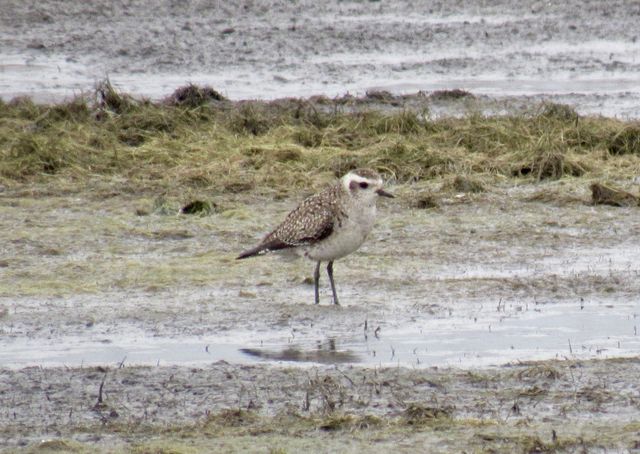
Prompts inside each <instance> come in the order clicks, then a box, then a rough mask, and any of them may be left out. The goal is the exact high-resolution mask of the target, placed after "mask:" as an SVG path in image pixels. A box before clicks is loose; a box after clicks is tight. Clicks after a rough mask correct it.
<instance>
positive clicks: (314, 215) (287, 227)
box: [268, 197, 335, 247]
mask: <svg viewBox="0 0 640 454" xmlns="http://www.w3.org/2000/svg"><path fill="white" fill-rule="evenodd" d="M334 220H335V216H334V210H333V206H332V205H331V204H328V203H323V200H322V199H320V198H316V197H311V198H309V199H307V200H305V201H304V202H303V203H302V204H300V206H298V208H296V209H295V210H293V211H292V212H291V213H289V215H288V216H287V218H286V219H285V220H284V222H283V223H282V224H280V225H279V226H278V227H277V228H276V229H275V230H274V231H273V232H272V233H271V235H269V237H268V239H270V240H275V239H277V240H279V241H280V242H282V243H283V246H284V245H285V244H286V245H288V246H289V247H295V246H305V245H308V244H312V243H315V242H317V241H320V240H322V239H324V238H326V237H328V236H329V235H331V232H332V231H333V223H334Z"/></svg>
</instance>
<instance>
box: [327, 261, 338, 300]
mask: <svg viewBox="0 0 640 454" xmlns="http://www.w3.org/2000/svg"><path fill="white" fill-rule="evenodd" d="M327 274H328V275H329V282H331V291H332V292H333V304H335V305H337V306H339V305H340V303H339V302H338V293H336V284H335V282H333V260H331V261H330V262H329V264H328V265H327Z"/></svg>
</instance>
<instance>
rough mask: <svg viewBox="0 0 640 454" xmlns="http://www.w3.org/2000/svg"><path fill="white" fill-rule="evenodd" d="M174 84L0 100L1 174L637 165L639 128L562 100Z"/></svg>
mask: <svg viewBox="0 0 640 454" xmlns="http://www.w3.org/2000/svg"><path fill="white" fill-rule="evenodd" d="M183 89H184V93H181V94H179V96H178V95H175V93H174V98H175V102H174V104H172V103H167V102H162V103H153V102H150V101H148V100H137V99H134V98H132V97H131V96H128V95H126V94H123V93H120V92H118V91H117V90H116V89H115V88H114V87H113V86H112V85H111V83H110V82H109V81H108V80H107V81H105V82H103V83H101V84H99V85H98V86H97V88H96V94H95V99H93V102H92V101H91V99H89V98H77V99H74V100H72V101H70V102H67V103H61V104H56V105H37V104H34V103H33V102H32V101H31V100H29V99H26V98H19V99H16V100H13V101H11V102H0V179H5V180H11V181H21V182H26V181H32V180H34V179H38V178H49V180H48V181H52V180H51V177H52V176H55V178H56V179H58V180H59V181H62V179H66V180H67V181H70V180H71V181H74V182H76V183H77V184H79V185H81V184H82V182H83V181H84V180H86V179H88V178H106V179H113V178H114V177H117V178H119V179H120V180H122V179H126V181H127V182H128V184H129V186H130V187H137V188H152V187H153V188H160V189H162V190H163V191H176V192H181V191H183V190H184V188H188V187H198V188H203V187H206V188H208V189H210V190H212V191H219V192H238V191H254V190H257V191H272V192H273V193H283V191H284V192H286V191H290V190H295V189H300V188H301V187H305V188H306V187H308V185H309V181H315V180H316V179H317V178H319V177H320V176H322V178H323V181H324V180H326V176H327V175H334V176H335V177H339V176H342V175H343V174H344V173H345V172H347V171H349V170H351V169H353V168H356V167H362V166H368V167H373V168H375V169H377V170H378V171H380V172H382V173H383V174H384V176H385V179H387V180H391V181H392V182H396V183H413V182H417V181H421V180H429V179H440V178H442V179H444V180H445V181H449V182H453V183H454V188H455V187H456V186H457V189H456V190H458V191H462V192H475V191H480V190H482V188H481V187H480V186H478V185H475V184H471V183H473V182H476V183H477V182H480V181H481V180H482V181H484V180H485V179H486V177H487V176H489V177H496V176H499V177H501V178H502V179H508V178H516V179H529V180H532V181H539V180H545V179H559V178H565V177H573V178H580V177H583V176H589V177H590V178H594V177H595V178H597V177H606V178H632V177H634V176H636V175H637V174H639V173H640V152H638V140H639V139H638V137H639V136H640V133H639V132H638V131H639V130H640V127H639V126H638V124H637V123H630V122H624V121H619V120H615V119H607V118H597V117H588V118H578V119H577V120H576V121H574V120H573V119H572V118H573V113H572V112H571V110H570V108H566V107H562V106H559V105H547V106H545V107H544V108H542V109H541V111H539V112H537V113H535V114H533V115H519V116H496V117H485V116H482V115H479V114H469V115H468V116H465V117H462V118H441V119H435V120H434V119H430V118H429V117H428V116H427V115H425V114H424V113H421V112H415V111H411V110H409V109H405V110H399V111H398V110H396V111H381V110H367V109H368V108H367V107H366V106H367V105H369V104H367V103H369V102H370V100H369V99H366V100H364V101H362V103H361V104H357V103H358V100H357V99H355V98H353V97H350V98H349V99H345V100H342V101H340V100H333V102H331V103H327V101H326V100H321V101H322V102H320V101H318V102H314V101H313V100H312V99H309V100H279V101H273V102H258V101H251V102H238V103H234V102H231V101H225V102H205V100H206V99H209V98H212V97H214V98H215V96H214V94H212V93H209V92H207V91H206V90H204V89H202V88H200V87H196V86H193V85H191V86H187V87H184V88H183ZM202 90H204V91H202ZM183 95H184V96H183ZM187 95H189V96H187ZM192 95H193V96H192ZM371 96H373V97H374V98H375V97H377V96H379V97H382V98H385V97H386V96H387V95H385V94H371ZM385 99H386V98H385ZM201 102H204V104H200V103H201ZM181 103H182V104H181ZM192 105H197V107H196V108H190V107H189V108H185V106H187V107H188V106H192ZM354 106H357V108H354ZM363 106H364V107H363ZM318 181H319V180H318ZM456 181H457V183H456ZM470 184H471V185H470Z"/></svg>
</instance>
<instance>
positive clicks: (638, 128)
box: [608, 123, 640, 155]
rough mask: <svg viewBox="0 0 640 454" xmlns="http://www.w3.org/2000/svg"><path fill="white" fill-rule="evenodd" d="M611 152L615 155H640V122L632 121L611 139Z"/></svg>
mask: <svg viewBox="0 0 640 454" xmlns="http://www.w3.org/2000/svg"><path fill="white" fill-rule="evenodd" d="M608 149H609V152H610V153H611V154H614V155H621V154H635V155H640V123H631V124H629V125H626V126H625V127H624V128H622V129H621V130H619V131H617V132H616V133H615V134H614V135H613V137H612V138H611V139H610V143H609V148H608Z"/></svg>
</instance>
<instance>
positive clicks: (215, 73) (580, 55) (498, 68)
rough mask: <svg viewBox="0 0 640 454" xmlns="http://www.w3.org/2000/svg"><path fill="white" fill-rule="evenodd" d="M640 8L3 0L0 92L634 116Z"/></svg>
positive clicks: (622, 1) (623, 0) (495, 0)
mask: <svg viewBox="0 0 640 454" xmlns="http://www.w3.org/2000/svg"><path fill="white" fill-rule="evenodd" d="M639 19H640V6H639V5H638V3H637V2H635V1H632V0H618V1H609V2H601V1H597V0H591V1H587V2H585V1H581V0H570V1H564V2H544V1H539V0H528V1H518V2H514V1H510V0H491V1H484V0H483V1H471V2H467V1H454V2H449V1H447V2H416V1H398V2H387V1H380V2H369V1H352V2H343V1H328V2H316V1H308V0H303V1H296V2H290V1H286V0H282V1H276V0H270V1H255V2H254V1H243V2H225V1H197V0H193V1H187V2H180V3H176V2H172V1H161V2H159V1H106V0H105V1H92V2H90V3H87V2H83V1H67V2H64V5H61V4H60V2H58V1H55V0H51V1H48V0H47V1H22V0H17V1H12V0H5V1H3V2H2V8H0V74H1V75H2V77H0V96H1V97H3V98H5V99H9V98H11V97H13V96H15V95H18V94H28V95H30V96H33V97H35V98H36V99H39V100H52V99H60V98H61V97H64V96H70V95H73V94H79V93H82V92H85V93H86V92H91V91H92V90H93V88H94V85H95V84H96V82H98V81H101V80H104V79H105V78H106V77H109V78H110V79H111V81H112V82H113V83H114V85H115V86H117V87H119V88H121V89H123V90H124V91H126V92H128V93H134V94H138V95H144V96H150V97H152V98H161V97H164V96H167V95H168V94H169V93H171V92H172V91H173V90H174V89H175V88H177V87H179V86H183V85H185V84H186V83H188V82H194V83H200V84H204V83H208V84H210V85H212V86H213V87H214V88H215V89H217V90H218V91H220V92H221V93H223V94H225V95H226V96H228V97H230V98H232V99H247V98H261V99H272V98H281V97H286V96H305V97H306V96H312V95H319V94H326V95H328V96H340V95H344V94H345V93H351V94H356V95H361V94H364V92H365V91H367V90H372V89H384V90H389V91H391V92H394V93H395V94H404V93H415V92H417V91H419V90H423V91H426V92H431V91H434V90H440V89H454V88H461V89H466V90H468V91H471V92H473V93H474V94H476V95H478V96H486V97H487V98H485V99H484V100H486V101H490V100H495V99H500V100H502V101H503V102H504V103H506V105H505V106H500V107H501V108H507V109H509V108H512V107H517V106H519V105H521V104H522V103H531V102H532V101H539V100H541V99H548V100H552V101H556V102H563V103H567V104H572V105H574V106H575V107H576V109H577V110H578V111H579V112H580V113H583V114H604V115H608V116H613V115H616V116H622V117H633V118H638V117H640V110H639V108H638V105H640V86H639V85H638V83H637V81H638V80H639V79H640V46H639V45H638V43H637V41H638V30H637V28H638V27H637V23H638V21H639ZM482 107H484V106H481V108H482ZM493 107H494V106H492V105H490V106H488V108H489V110H493ZM498 110H499V109H498Z"/></svg>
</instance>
